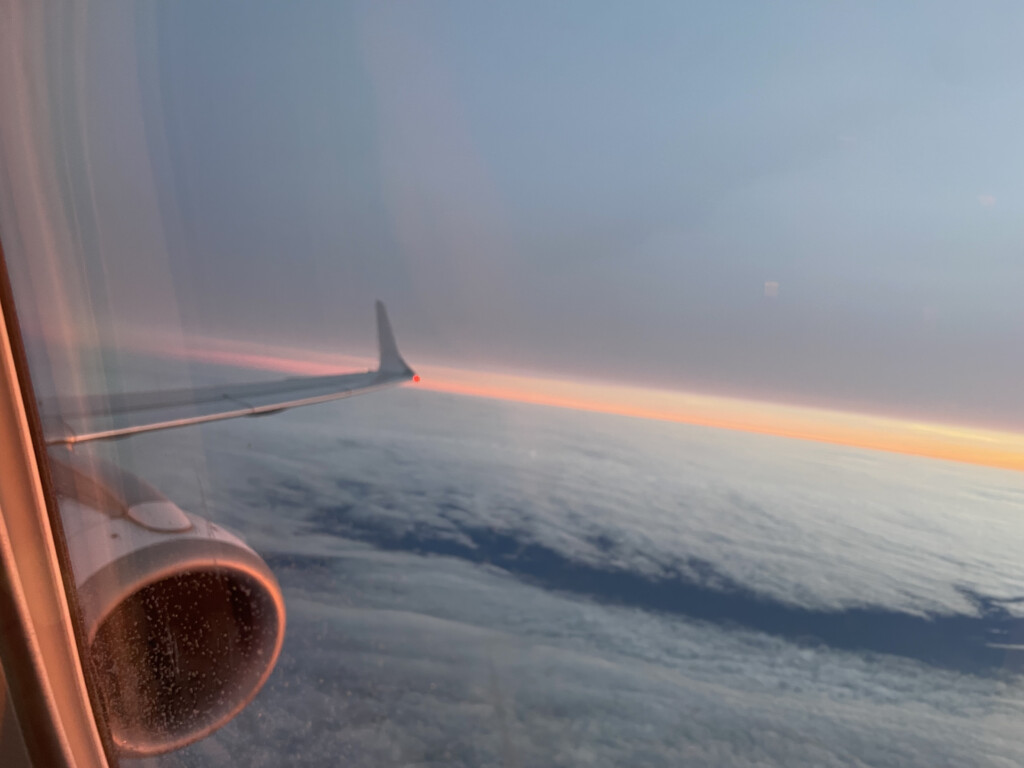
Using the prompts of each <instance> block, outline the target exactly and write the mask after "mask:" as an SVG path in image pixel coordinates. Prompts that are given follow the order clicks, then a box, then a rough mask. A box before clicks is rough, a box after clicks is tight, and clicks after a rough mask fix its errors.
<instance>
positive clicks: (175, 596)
mask: <svg viewBox="0 0 1024 768" xmlns="http://www.w3.org/2000/svg"><path fill="white" fill-rule="evenodd" d="M51 470H52V475H53V479H54V485H55V486H56V491H57V495H58V498H59V499H60V505H61V516H62V518H63V522H64V532H65V537H66V539H67V543H68V549H69V550H70V554H71V562H72V567H73V571H74V577H75V582H76V584H77V586H78V599H79V603H80V605H81V608H82V613H83V616H84V619H85V627H86V636H87V641H88V646H89V656H90V659H91V661H92V664H93V668H94V670H95V672H96V673H97V674H96V675H95V678H96V680H97V682H98V684H99V687H100V689H101V698H102V700H103V703H104V706H105V708H106V715H107V720H108V723H109V725H110V731H111V734H112V736H113V739H114V741H115V742H116V744H117V746H118V747H119V749H120V750H121V751H122V752H123V753H124V754H125V755H130V756H146V755H156V754H160V753H163V752H169V751H171V750H174V749H178V748H180V747H183V746H186V745H187V744H191V743H192V742H194V741H196V740H198V739H201V738H203V737H204V736H207V735H208V734H210V733H212V732H213V731H214V730H216V729H217V728H219V727H221V726H222V725H224V724H225V723H227V722H228V721H229V720H231V719H232V718H233V717H234V716H235V715H237V714H238V713H239V712H240V711H241V710H242V709H243V708H244V707H245V706H246V704H248V703H249V702H250V701H251V700H252V698H253V697H254V696H255V695H256V693H257V692H258V691H259V689H260V687H261V686H262V685H263V683H264V682H266V680H267V678H268V677H269V676H270V673H271V671H272V670H273V668H274V664H275V663H276V662H277V657H278V655H279V654H280V651H281V644H282V642H283V641H284V629H285V608H284V598H283V596H282V594H281V589H280V587H279V586H278V583H277V580H276V579H275V578H274V576H273V574H272V573H271V571H270V569H269V567H268V566H267V564H266V563H264V562H263V560H262V559H261V558H260V557H259V556H258V555H257V554H256V553H255V552H254V551H253V550H252V549H250V548H249V547H248V546H247V545H246V544H245V543H244V542H243V541H241V540H240V539H239V538H237V537H236V536H234V535H232V534H231V533H229V532H228V531H226V530H224V529H223V528H220V527H218V526H216V525H214V524H213V523H210V522H208V521H206V520H204V519H202V518H200V517H197V516H195V515H190V514H187V513H185V512H183V511H182V510H181V509H180V508H178V507H177V506H176V505H174V504H173V503H172V502H171V501H169V500H168V499H166V498H165V497H163V496H162V495H161V494H160V493H159V492H158V491H156V490H155V489H153V488H151V487H150V486H148V485H146V484H145V483H143V482H142V481H140V480H139V479H138V478H135V477H134V476H132V475H128V474H126V473H123V472H120V471H119V470H117V469H116V468H112V467H111V466H109V465H106V464H104V463H102V462H100V461H98V460H96V459H93V458H90V457H79V456H73V455H72V454H70V453H69V452H63V451H62V452H59V453H56V454H55V455H54V456H53V460H52V461H51Z"/></svg>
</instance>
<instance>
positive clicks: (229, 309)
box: [77, 0, 1024, 428]
mask: <svg viewBox="0 0 1024 768" xmlns="http://www.w3.org/2000/svg"><path fill="white" fill-rule="evenodd" d="M496 6H497V4H494V3H477V2H431V3H420V2H392V3H354V4H342V3H337V2H323V3H314V2H296V3H292V2H289V3H279V4H273V5H267V4H262V3H253V2H249V1H248V0H247V1H246V2H236V3H227V2H218V3H205V2H189V3H185V2H181V3H163V4H159V5H154V6H140V7H139V12H138V13H137V14H136V15H135V16H134V17H132V16H131V15H130V14H123V13H118V14H116V18H115V14H113V13H112V12H110V11H109V10H104V9H98V12H97V14H96V16H95V19H94V20H93V21H91V22H90V25H91V26H90V27H89V29H90V32H89V34H88V35H87V36H86V39H85V42H84V43H81V48H80V49H79V50H82V51H84V53H83V54H82V61H83V62H84V64H82V66H81V67H80V73H81V74H79V75H78V81H77V82H78V86H77V87H78V89H79V90H78V91H77V92H78V93H79V98H80V103H82V104H84V105H85V106H84V107H83V110H84V112H83V114H84V117H83V118H82V119H81V126H79V127H81V129H82V130H81V136H82V138H81V147H83V148H84V149H83V152H84V155H85V156H87V158H88V160H89V162H88V167H89V174H90V178H91V179H92V181H91V192H90V193H89V194H90V195H92V196H93V200H94V203H93V205H94V208H95V211H96V213H95V215H96V219H97V222H99V223H98V224H97V231H98V232H99V233H100V234H99V235H97V239H96V245H95V247H96V249H97V251H99V252H100V254H101V260H102V261H103V264H104V267H103V269H104V280H105V285H106V289H105V290H106V291H107V293H108V295H107V297H106V301H105V302H101V303H104V304H106V305H108V306H109V307H110V312H111V314H112V315H113V316H114V317H116V318H117V319H118V320H119V321H123V322H130V323H132V324H135V325H142V326H147V325H151V326H159V325H161V324H162V323H164V322H166V320H167V317H166V316H165V315H162V314H161V311H160V310H159V309H158V307H160V306H161V303H160V302H159V301H157V300H156V299H155V298H154V297H153V292H154V291H158V290H159V289H158V288H154V287H152V286H157V285H158V284H159V280H157V279H156V277H155V276H158V275H163V276H164V278H167V275H168V274H169V275H170V278H169V280H170V283H171V284H173V288H174V290H173V292H172V293H173V303H174V305H175V307H176V310H175V311H176V321H177V322H181V323H183V324H184V326H185V327H186V329H187V330H188V331H189V332H194V333H200V334H207V335H217V336H228V337H235V338H240V339H248V340H253V339H256V340H259V339H266V340H268V341H274V342H275V343H281V342H284V343H290V344H294V345H297V346H308V347H334V348H337V347H341V346H344V347H346V349H343V350H339V351H354V352H363V351H368V349H369V340H370V338H371V334H372V300H373V299H374V298H377V297H380V298H382V299H384V300H385V301H386V302H387V303H388V305H389V307H390V309H391V313H392V316H393V319H394V321H395V324H396V327H397V329H398V332H399V340H400V343H401V345H402V347H403V350H404V351H405V352H406V356H407V357H408V358H409V359H410V361H412V362H413V363H414V364H415V363H416V362H436V363H446V364H456V365H467V366H477V367H491V368H497V369H504V370H509V371H518V370H522V371H531V372H549V373H555V374H571V375H585V376H587V377H592V378H596V379H607V380H613V381H627V382H635V383H643V384H653V385H667V386H672V387H679V388H682V389H693V390H698V391H703V392H711V393H720V394H737V395H744V396H753V397H760V398H766V399H774V400H784V401H791V402H804V403H813V404H828V405H836V406H840V407H852V408H860V409H867V410H874V411H881V412H887V413H896V414H903V415H927V416H932V417H935V418H940V419H952V420H967V421H973V422H979V423H981V422H984V423H987V424H990V425H1002V426H1005V427H1010V426H1014V427H1017V428H1020V427H1024V408H1022V407H1021V402H1022V395H1021V392H1022V391H1024V360H1022V354H1024V344H1022V342H1024V300H1022V298H1024V86H1022V85H1021V78H1020V73H1021V72H1024V46H1022V45H1021V44H1020V41H1021V40H1022V39H1024V6H1021V5H1020V4H1019V3H1016V2H1006V3H976V4H967V3H959V2H957V3H953V2H949V3H946V2H935V1H929V2H922V3H891V2H878V3H866V2H850V3H842V2H828V3H823V2H784V3H783V2H773V3H769V2H723V3H686V2H679V1H678V0H673V1H672V2H664V3H654V2H644V3H639V4H637V3H598V2H592V1H590V0H588V1H587V2H576V3H571V2H559V3H541V2H536V3H524V2H516V3H510V4H507V6H508V7H505V8H498V7H496ZM126 19H127V20H126ZM83 94H84V95H83ZM146 201H149V208H148V210H150V212H151V214H152V215H150V217H149V218H148V219H147V217H146V216H145V215H143V213H142V212H143V208H145V202H146ZM153 212H155V214H153ZM147 258H148V259H150V260H155V261H157V262H159V265H162V266H159V265H158V266H157V267H154V268H153V269H152V270H149V271H146V270H145V269H143V268H142V267H140V266H139V264H141V263H145V262H146V260H147ZM147 280H149V281H152V284H150V283H149V282H147ZM165 283H167V280H166V279H165ZM165 289H166V286H165Z"/></svg>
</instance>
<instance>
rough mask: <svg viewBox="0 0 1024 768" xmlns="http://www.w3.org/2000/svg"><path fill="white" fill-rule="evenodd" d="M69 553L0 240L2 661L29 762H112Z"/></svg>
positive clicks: (95, 766) (92, 765)
mask: <svg viewBox="0 0 1024 768" xmlns="http://www.w3.org/2000/svg"><path fill="white" fill-rule="evenodd" d="M76 616H77V603H76V600H75V593H74V586H73V580H72V577H71V570H70V558H69V555H68V553H67V550H66V548H65V547H64V546H63V538H62V528H61V524H60V516H59V513H58V509H57V505H56V501H55V499H54V496H53V494H52V487H51V486H50V484H49V482H48V474H47V464H46V458H45V444H44V443H43V440H42V428H41V424H40V420H39V415H38V413H37V411H36V405H35V398H34V395H33V390H32V385H31V379H30V377H29V372H28V365H27V360H26V357H25V354H24V349H23V347H22V341H21V336H20V332H19V326H18V322H17V315H16V312H15V305H14V301H13V295H12V292H11V286H10V282H9V278H8V272H7V263H6V260H5V258H4V253H3V245H2V243H0V665H2V666H3V669H4V672H5V676H6V679H7V685H8V687H9V690H10V694H11V695H10V701H9V702H8V703H9V704H10V706H11V707H12V708H13V710H14V712H15V714H16V716H17V720H18V723H19V725H20V727H21V731H22V735H23V738H24V741H25V745H26V747H27V749H28V753H29V757H30V759H31V761H32V763H33V765H40V766H43V765H46V766H51V765H52V766H59V765H67V766H76V767H79V768H103V767H105V766H113V765H116V764H117V760H116V758H114V757H112V755H113V754H114V753H113V751H112V749H111V741H110V738H109V734H107V733H106V732H105V727H104V723H103V720H102V718H101V717H99V716H98V714H99V713H100V712H101V711H102V710H101V709H100V708H99V706H98V702H97V701H96V699H95V697H94V692H95V691H96V687H95V686H92V685H89V684H88V679H87V678H88V675H89V670H88V665H87V664H84V663H83V659H84V656H83V655H82V652H81V649H82V648H83V643H82V640H83V635H82V632H81V622H80V621H76V618H75V617H76Z"/></svg>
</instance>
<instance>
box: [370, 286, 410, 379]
mask: <svg viewBox="0 0 1024 768" xmlns="http://www.w3.org/2000/svg"><path fill="white" fill-rule="evenodd" d="M377 341H378V345H379V350H380V363H379V365H378V368H377V370H378V372H380V373H386V374H391V375H398V376H405V377H406V378H412V376H413V375H414V373H413V370H412V368H410V367H409V365H408V364H407V363H406V362H405V360H404V359H402V355H401V353H400V352H399V351H398V344H397V343H396V342H395V334H394V331H393V330H392V329H391V320H390V319H388V311H387V308H386V307H385V306H384V302H383V301H381V300H380V299H377Z"/></svg>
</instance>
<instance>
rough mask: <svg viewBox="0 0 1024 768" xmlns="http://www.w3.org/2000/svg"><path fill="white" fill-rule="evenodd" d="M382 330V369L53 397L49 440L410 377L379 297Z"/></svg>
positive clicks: (358, 390) (235, 413)
mask: <svg viewBox="0 0 1024 768" xmlns="http://www.w3.org/2000/svg"><path fill="white" fill-rule="evenodd" d="M377 330H378V340H379V345H380V364H379V366H378V369H377V370H376V371H367V372H364V373H346V374H338V375H332V376H307V377H297V378H289V379H282V380H278V381H268V382H256V383H248V384H234V385H215V386H208V387H196V388H193V389H174V390H165V391H158V392H131V393H126V394H117V395H97V396H91V397H85V398H82V399H80V400H76V401H73V402H62V401H50V402H46V403H41V404H40V407H41V410H42V415H43V425H44V430H45V433H46V441H47V443H49V444H51V445H53V444H62V443H63V444H69V445H70V444H75V443H82V442H87V441H89V440H103V439H108V438H114V437H124V436H127V435H134V434H139V433H141V432H152V431H154V430H159V429H170V428H172V427H183V426H187V425H190V424H202V423H204V422H208V421H219V420H222V419H232V418H237V417H239V416H259V415H261V414H268V413H275V412H277V411H281V410H284V409H286V408H295V407H298V406H301V405H313V404H315V403H323V402H328V401H330V400H338V399H340V398H344V397H351V396H352V395H358V394H363V393H366V392H372V391H374V390H377V389H382V388H384V387H389V386H394V385H396V384H400V383H402V382H403V381H408V380H409V379H411V378H412V376H413V371H412V369H411V368H409V366H408V365H407V364H406V363H405V361H404V360H403V359H402V356H401V355H400V354H399V352H398V346H397V345H396V344H395V339H394V334H393V333H392V331H391V324H390V322H389V321H388V316H387V311H386V310H385V309H384V305H383V304H382V303H381V302H379V301H378V302H377Z"/></svg>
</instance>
